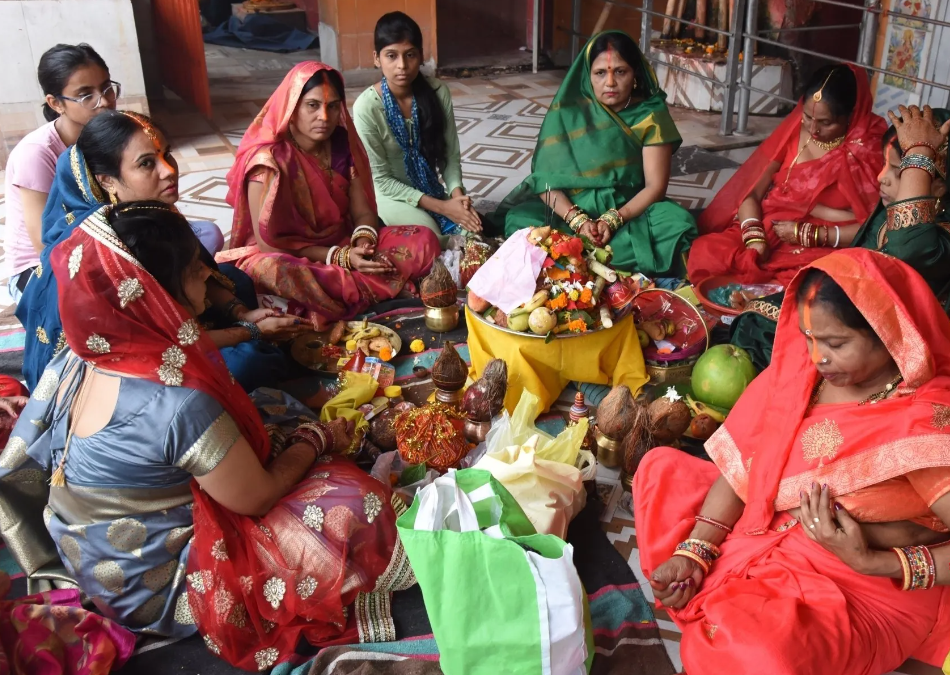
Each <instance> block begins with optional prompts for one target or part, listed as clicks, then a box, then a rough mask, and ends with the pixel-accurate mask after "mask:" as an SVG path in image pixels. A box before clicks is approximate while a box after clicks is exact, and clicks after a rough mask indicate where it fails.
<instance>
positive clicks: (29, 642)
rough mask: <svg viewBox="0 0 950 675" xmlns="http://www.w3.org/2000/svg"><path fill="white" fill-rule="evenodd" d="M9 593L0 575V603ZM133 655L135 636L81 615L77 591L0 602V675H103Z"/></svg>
mask: <svg viewBox="0 0 950 675" xmlns="http://www.w3.org/2000/svg"><path fill="white" fill-rule="evenodd" d="M9 592H10V576H9V575H8V574H7V573H6V572H2V571H0V598H4V597H6V596H7V593H9ZM134 649H135V636H134V635H133V634H132V633H130V632H129V631H127V630H126V629H124V628H122V626H120V625H118V624H117V623H115V622H113V621H110V620H109V619H106V618H105V617H103V616H100V615H98V614H95V613H93V612H90V611H87V610H85V609H83V608H82V606H81V605H80V603H79V591H77V590H74V589H56V590H52V591H47V592H46V593H37V594H35V595H28V596H26V597H25V598H18V599H16V600H0V675H107V674H108V673H110V672H111V671H112V670H113V669H115V668H120V667H121V666H122V665H124V664H125V662H126V661H128V660H129V657H130V656H132V651H133V650H134Z"/></svg>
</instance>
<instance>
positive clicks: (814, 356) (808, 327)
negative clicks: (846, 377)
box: [802, 284, 821, 364]
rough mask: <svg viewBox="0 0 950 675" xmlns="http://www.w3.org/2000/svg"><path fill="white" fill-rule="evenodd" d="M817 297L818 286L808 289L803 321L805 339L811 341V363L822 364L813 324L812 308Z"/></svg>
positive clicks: (809, 346)
mask: <svg viewBox="0 0 950 675" xmlns="http://www.w3.org/2000/svg"><path fill="white" fill-rule="evenodd" d="M816 295H818V284H815V285H813V286H812V287H811V288H809V289H808V295H806V296H805V301H804V303H803V305H802V321H803V322H804V324H805V339H806V340H809V341H810V342H809V345H808V351H809V353H810V354H811V362H812V363H814V364H818V363H821V356H820V355H819V354H818V340H816V339H815V334H814V332H813V329H812V323H811V308H812V305H813V304H814V303H815V296H816Z"/></svg>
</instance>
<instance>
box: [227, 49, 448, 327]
mask: <svg viewBox="0 0 950 675" xmlns="http://www.w3.org/2000/svg"><path fill="white" fill-rule="evenodd" d="M343 94H344V87H343V79H342V77H341V76H340V74H339V73H338V72H337V71H335V70H333V69H332V68H330V67H329V66H327V65H325V64H322V63H317V62H315V61H308V62H305V63H301V64H298V65H297V66H295V67H294V68H293V70H291V71H290V72H289V73H288V74H287V77H285V78H284V81H283V82H282V83H281V85H280V86H279V87H278V88H277V91H276V92H274V94H273V95H272V96H271V97H270V99H269V100H268V101H267V103H266V104H265V105H264V108H263V110H261V112H260V114H259V115H258V116H257V118H256V119H255V120H254V122H253V123H252V124H251V126H250V128H249V129H248V130H247V133H245V134H244V138H243V139H242V141H241V145H240V147H239V148H238V152H237V159H236V161H235V163H234V167H233V168H232V169H231V171H230V173H229V174H228V203H229V204H231V205H232V206H233V207H234V226H233V229H232V232H231V243H230V250H228V251H225V252H223V253H221V254H219V256H218V260H219V261H221V262H233V263H234V264H236V265H237V266H238V267H239V268H240V269H242V270H243V271H244V272H246V273H247V274H248V275H249V276H250V277H251V278H252V279H253V280H254V284H255V286H256V287H257V290H258V292H260V293H267V294H272V295H278V296H281V297H283V298H287V299H289V300H291V301H292V303H293V304H299V305H300V306H302V308H303V310H305V311H306V312H307V313H308V315H309V317H310V318H311V319H312V320H313V321H314V322H315V323H316V325H317V326H318V327H322V326H324V325H326V323H327V322H328V321H336V320H339V319H349V318H352V317H353V316H354V315H356V314H358V313H360V312H362V311H364V310H365V309H366V308H368V307H369V306H370V305H373V304H375V303H377V302H380V301H383V300H389V299H391V298H394V297H396V296H397V295H399V294H400V293H402V292H403V291H404V290H406V291H410V292H411V290H412V286H411V282H412V281H413V280H415V279H418V278H420V277H422V276H424V275H425V274H427V273H428V271H429V268H430V267H431V265H432V261H433V260H434V259H435V257H436V256H437V255H438V254H439V251H440V248H439V242H438V239H437V238H436V236H435V235H434V234H433V233H432V232H430V231H429V230H428V229H427V228H425V227H417V226H412V225H410V226H402V227H382V228H381V227H379V220H378V218H377V216H376V203H375V198H374V194H373V181H372V176H371V174H370V170H369V162H368V160H367V158H366V152H365V151H364V149H363V146H362V144H361V143H360V140H359V137H358V136H357V133H356V128H355V126H354V125H353V123H352V120H351V119H350V116H349V113H348V112H347V109H346V102H345V100H344V98H343Z"/></svg>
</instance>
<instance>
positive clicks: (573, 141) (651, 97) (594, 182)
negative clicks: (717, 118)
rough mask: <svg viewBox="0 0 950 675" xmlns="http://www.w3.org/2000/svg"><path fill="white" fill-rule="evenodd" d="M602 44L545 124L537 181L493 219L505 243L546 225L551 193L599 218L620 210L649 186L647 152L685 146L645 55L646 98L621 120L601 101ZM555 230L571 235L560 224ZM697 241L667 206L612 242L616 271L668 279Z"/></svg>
mask: <svg viewBox="0 0 950 675" xmlns="http://www.w3.org/2000/svg"><path fill="white" fill-rule="evenodd" d="M610 32H615V33H618V34H623V33H621V32H620V31H610ZM601 35H603V34H601ZM599 37H600V35H597V36H594V37H593V38H591V39H590V41H589V42H588V43H587V45H586V46H585V47H584V51H583V52H582V53H581V55H580V56H579V57H578V58H577V60H575V61H574V64H573V65H572V66H571V69H570V70H569V71H568V73H567V76H566V77H565V78H564V82H563V83H562V84H561V88H560V89H559V90H558V92H557V95H556V96H555V97H554V101H553V102H552V103H551V107H550V109H549V110H548V112H547V114H546V115H545V116H544V121H543V122H542V124H541V133H540V134H539V137H538V143H537V146H536V147H535V151H534V157H533V159H532V161H531V175H529V176H528V177H527V178H526V179H525V180H524V181H523V182H522V183H521V184H520V185H519V186H518V187H517V188H515V189H514V190H513V191H512V192H511V194H509V195H508V196H507V197H506V198H505V200H504V201H503V202H502V203H501V205H500V206H499V208H498V210H497V211H496V212H495V214H493V216H492V220H493V221H494V222H496V223H499V224H501V223H504V229H505V234H506V236H510V235H512V234H513V233H514V232H515V231H517V230H520V229H522V228H525V227H531V226H534V225H540V224H541V223H542V221H543V220H544V217H545V211H546V208H545V207H544V205H543V203H542V202H541V200H539V199H538V195H540V194H541V193H543V192H544V191H545V189H546V188H547V187H550V188H551V189H555V190H564V191H565V192H567V193H568V194H569V195H570V198H571V201H572V202H573V203H574V204H576V205H577V206H579V207H580V208H581V209H583V210H584V211H585V212H587V213H588V214H591V215H592V216H594V217H596V216H599V215H600V214H602V213H604V212H606V211H607V210H608V209H613V208H620V207H622V206H623V205H624V204H626V203H627V202H629V201H630V200H631V199H633V198H634V197H635V196H636V195H637V193H639V192H640V190H642V189H643V187H644V185H645V180H644V174H643V148H644V147H645V146H648V145H665V144H671V145H673V147H674V150H675V149H676V148H678V147H679V145H680V143H682V140H683V139H682V137H681V136H680V134H679V131H677V129H676V124H675V123H674V122H673V118H672V117H671V116H670V113H669V110H668V109H667V107H666V94H665V93H664V92H663V90H662V89H660V86H659V84H658V82H657V79H656V74H655V73H654V72H653V68H651V67H650V64H649V62H648V61H647V60H646V59H644V58H643V56H642V55H640V62H639V63H634V64H630V65H631V66H632V67H634V68H635V69H636V78H637V88H636V89H635V91H634V96H635V97H637V96H639V97H641V98H639V99H637V98H634V100H633V101H631V105H630V107H629V108H627V109H626V110H621V111H620V112H614V111H613V110H611V109H610V108H608V107H607V106H605V105H604V104H602V103H600V101H598V100H597V98H596V97H595V96H594V89H593V86H592V85H591V81H590V52H591V48H592V46H593V44H594V42H595V41H596V39H597V38H599ZM638 53H639V52H638ZM554 224H555V225H556V226H557V227H558V228H559V229H562V230H564V231H567V226H566V225H564V224H563V223H562V222H561V221H560V219H557V218H556V219H555V223H554ZM695 236H696V225H695V221H694V220H693V219H692V217H691V216H690V215H689V214H688V213H687V212H686V211H685V210H684V209H682V208H681V207H680V206H679V205H677V204H674V203H673V202H669V201H665V200H662V201H660V202H657V203H656V204H653V205H652V206H651V207H650V208H649V209H648V210H647V211H646V212H644V213H643V214H641V215H640V216H638V217H637V218H635V219H633V220H632V221H631V222H629V223H627V224H625V225H624V227H623V228H621V230H620V231H619V232H618V233H617V235H616V236H615V237H614V239H612V240H611V246H612V247H613V248H614V251H615V258H614V263H615V266H617V267H618V268H619V269H627V270H628V271H641V272H644V273H645V274H648V275H655V274H658V273H665V272H669V271H670V270H672V269H673V268H674V267H676V266H677V265H678V262H679V258H680V257H681V256H682V253H683V252H684V251H685V250H686V248H688V246H689V242H690V241H691V240H692V239H693V238H694V237H695Z"/></svg>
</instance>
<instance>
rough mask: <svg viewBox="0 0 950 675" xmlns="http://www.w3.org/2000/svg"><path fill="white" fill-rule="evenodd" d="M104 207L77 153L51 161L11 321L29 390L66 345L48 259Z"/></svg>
mask: <svg viewBox="0 0 950 675" xmlns="http://www.w3.org/2000/svg"><path fill="white" fill-rule="evenodd" d="M105 203H107V199H106V195H105V192H104V191H103V189H102V187H101V186H100V185H99V183H98V182H97V181H96V179H95V178H94V177H93V175H92V173H91V172H90V171H89V167H88V166H86V160H85V158H84V157H83V155H82V152H80V151H79V148H77V147H76V146H75V145H73V146H72V147H70V148H69V149H68V150H66V152H64V153H63V154H62V155H60V156H59V160H58V161H57V162H56V178H55V180H54V181H53V186H52V188H51V189H50V193H49V197H48V198H47V200H46V209H44V211H43V252H42V253H41V254H40V264H39V265H38V266H37V268H36V269H35V270H34V271H33V276H32V277H30V281H29V283H27V285H26V289H25V290H24V291H23V297H22V298H21V299H20V304H19V305H17V310H16V317H17V318H18V319H19V320H20V323H22V324H23V327H24V328H25V329H26V347H25V352H24V358H23V376H24V378H25V379H26V386H27V387H28V388H29V389H30V391H33V389H34V388H35V387H36V383H37V382H38V381H39V378H40V376H41V375H42V374H43V370H44V369H45V368H46V366H47V364H49V362H50V361H51V360H52V359H53V356H54V355H55V354H56V353H57V352H59V351H61V350H62V348H63V347H64V346H65V345H66V336H65V335H64V334H63V324H62V321H61V320H60V316H59V293H58V287H57V285H56V277H55V276H54V275H53V271H52V267H51V266H50V262H49V259H50V255H51V254H52V252H53V249H54V248H55V247H56V246H57V245H58V244H59V243H60V242H62V241H65V240H66V239H67V238H69V235H71V234H72V232H73V230H74V229H76V226H77V225H79V224H80V223H82V222H83V221H84V220H85V219H86V218H88V217H89V216H91V215H92V214H93V213H94V212H95V211H97V210H98V209H99V208H100V207H101V206H102V205H103V204H105Z"/></svg>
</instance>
